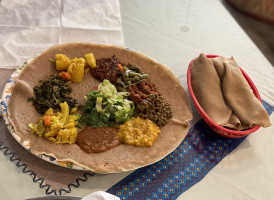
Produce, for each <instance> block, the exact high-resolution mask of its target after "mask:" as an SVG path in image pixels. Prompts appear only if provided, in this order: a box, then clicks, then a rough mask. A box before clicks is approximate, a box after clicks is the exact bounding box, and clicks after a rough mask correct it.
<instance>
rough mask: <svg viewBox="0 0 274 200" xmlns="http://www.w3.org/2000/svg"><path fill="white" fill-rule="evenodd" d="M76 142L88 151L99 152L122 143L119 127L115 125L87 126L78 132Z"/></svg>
mask: <svg viewBox="0 0 274 200" xmlns="http://www.w3.org/2000/svg"><path fill="white" fill-rule="evenodd" d="M76 144H78V145H79V146H80V147H81V149H82V150H83V151H85V152H86V153H99V152H104V151H106V150H109V149H112V148H114V147H117V146H118V145H119V144H120V141H119V138H118V136H117V129H116V128H113V127H102V128H92V127H91V126H88V127H86V128H85V129H83V130H82V131H80V132H79V133H78V136H77V139H76Z"/></svg>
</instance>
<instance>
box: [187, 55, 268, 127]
mask: <svg viewBox="0 0 274 200" xmlns="http://www.w3.org/2000/svg"><path fill="white" fill-rule="evenodd" d="M191 86H192V88H193V92H194V94H195V97H196V99H197V101H198V102H199V104H200V105H201V107H202V108H203V110H204V111H205V112H206V113H207V115H208V116H209V117H210V118H211V119H212V120H213V121H214V122H216V123H217V124H219V125H221V126H224V127H228V128H231V129H234V130H243V129H250V128H253V127H254V126H257V125H260V126H262V127H268V126H270V125H271V122H270V119H269V116H268V114H267V112H266V110H265V109H264V107H263V105H262V103H261V102H260V101H259V100H258V99H257V98H256V97H255V95H254V94H253V92H252V90H251V88H250V86H249V84H248V82H247V81H246V79H245V78H244V76H243V74H242V72H241V70H240V68H239V67H238V65H237V63H236V61H235V60H234V58H233V57H232V58H224V57H216V58H207V57H206V55H205V54H204V53H202V54H200V56H199V57H198V58H197V59H196V60H194V61H193V65H192V68H191Z"/></svg>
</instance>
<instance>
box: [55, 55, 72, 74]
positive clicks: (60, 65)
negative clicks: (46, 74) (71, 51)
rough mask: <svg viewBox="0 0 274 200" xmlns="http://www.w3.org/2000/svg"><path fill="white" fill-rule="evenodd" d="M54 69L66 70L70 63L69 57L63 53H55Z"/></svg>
mask: <svg viewBox="0 0 274 200" xmlns="http://www.w3.org/2000/svg"><path fill="white" fill-rule="evenodd" d="M55 59H56V69H57V70H67V69H68V67H69V65H70V59H69V58H68V57H67V56H66V55H64V54H55Z"/></svg>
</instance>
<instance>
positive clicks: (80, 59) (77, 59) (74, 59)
mask: <svg viewBox="0 0 274 200" xmlns="http://www.w3.org/2000/svg"><path fill="white" fill-rule="evenodd" d="M70 62H71V63H75V64H83V65H84V66H85V65H86V60H85V59H84V58H73V59H71V61H70Z"/></svg>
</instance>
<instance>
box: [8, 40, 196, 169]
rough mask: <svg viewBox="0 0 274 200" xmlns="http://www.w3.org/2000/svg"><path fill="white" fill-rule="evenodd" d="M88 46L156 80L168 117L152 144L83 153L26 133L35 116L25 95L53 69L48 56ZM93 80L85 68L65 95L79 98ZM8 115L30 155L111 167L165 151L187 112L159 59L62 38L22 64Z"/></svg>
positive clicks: (182, 130) (181, 134) (181, 132)
mask: <svg viewBox="0 0 274 200" xmlns="http://www.w3.org/2000/svg"><path fill="white" fill-rule="evenodd" d="M90 52H92V53H93V54H94V56H95V58H98V59H99V58H102V57H104V58H106V57H111V56H113V55H115V56H117V58H118V60H119V61H120V62H121V63H124V64H127V63H131V64H133V65H136V66H139V67H141V69H142V71H143V72H144V73H147V74H148V75H149V80H150V81H153V82H154V83H155V84H156V86H157V88H158V89H159V91H160V93H161V94H162V96H163V97H164V99H165V100H166V101H167V102H169V103H170V104H171V108H172V111H173V118H172V119H170V120H169V122H168V124H167V125H165V126H164V127H162V128H161V133H160V134H159V136H158V138H157V140H156V142H155V143H154V144H153V146H152V147H135V146H130V145H125V144H122V145H119V146H118V147H116V148H114V149H111V150H108V151H106V152H103V153H94V154H87V153H85V152H84V151H82V150H81V149H80V147H79V146H78V145H76V144H72V145H69V144H54V143H52V142H50V141H48V140H46V139H43V138H39V137H37V136H36V135H31V134H30V129H29V127H28V124H29V123H36V122H37V121H38V120H39V118H40V117H41V115H40V114H38V113H37V111H36V110H35V108H34V107H33V105H32V103H31V102H30V101H28V98H30V97H32V96H33V87H34V86H36V85H38V84H39V80H43V79H48V78H49V74H57V73H58V72H57V71H56V69H55V67H54V66H53V65H51V64H50V62H49V60H50V59H54V57H55V54H57V53H62V54H65V55H67V56H68V57H69V58H70V59H72V58H75V57H83V56H84V55H85V54H87V53H90ZM99 84H100V82H99V81H97V80H95V79H94V78H93V77H92V76H91V74H90V73H87V74H85V75H84V78H83V81H82V82H81V83H71V84H70V86H71V87H72V93H71V96H72V97H73V98H75V99H77V100H78V101H79V102H80V103H81V104H84V103H85V99H84V96H85V95H87V94H88V93H89V92H90V91H91V90H92V89H93V88H94V87H96V86H98V85H99ZM8 118H9V121H10V122H11V123H12V125H13V127H14V129H15V132H16V133H17V134H18V135H20V136H21V142H24V141H26V140H27V141H29V142H30V145H31V152H32V153H34V154H35V155H39V154H41V153H46V154H48V155H52V156H54V157H55V158H56V159H57V160H59V161H70V162H73V163H74V164H77V165H79V166H81V167H84V168H86V169H88V170H91V171H93V172H97V173H115V172H122V171H127V170H133V169H136V168H139V167H142V166H146V165H149V164H152V163H154V162H156V161H158V160H160V159H162V158H163V157H165V156H166V155H168V154H169V153H171V152H172V151H173V150H174V149H175V148H176V147H177V146H178V145H179V144H180V143H181V142H182V140H183V139H184V138H185V136H186V134H187V132H188V130H189V125H188V122H189V121H190V120H191V119H192V112H191V108H190V104H189V100H188V97H187V94H186V92H185V90H184V88H183V87H182V86H181V84H180V82H179V80H178V79H177V78H176V76H175V75H174V74H173V73H172V72H171V71H170V70H169V68H168V67H166V66H165V65H162V64H159V63H158V62H156V61H154V60H153V59H151V58H149V57H147V56H145V55H143V54H141V53H138V52H136V51H133V50H129V49H126V48H123V47H117V46H110V45H102V44H89V43H67V44H60V45H56V46H53V47H51V48H50V49H48V50H47V51H45V52H44V53H42V54H41V55H39V56H38V57H36V58H35V59H34V60H33V61H32V62H30V63H29V64H28V65H27V66H26V67H25V68H24V69H23V71H22V72H21V74H20V77H19V78H18V81H17V83H16V85H15V87H14V89H13V93H12V95H11V97H10V101H9V104H8Z"/></svg>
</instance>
